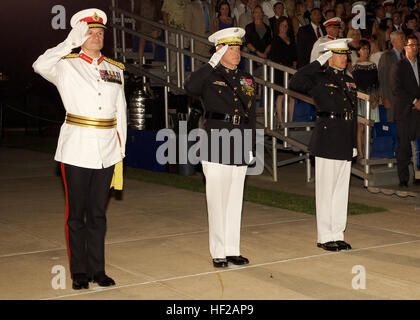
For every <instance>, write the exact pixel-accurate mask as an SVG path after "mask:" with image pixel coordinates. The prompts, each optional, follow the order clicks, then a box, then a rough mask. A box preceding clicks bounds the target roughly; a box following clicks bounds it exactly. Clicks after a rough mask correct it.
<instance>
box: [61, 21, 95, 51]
mask: <svg viewBox="0 0 420 320" xmlns="http://www.w3.org/2000/svg"><path fill="white" fill-rule="evenodd" d="M88 30H89V27H88V24H87V22H86V21H80V22H78V23H77V24H76V25H75V26H74V28H73V29H71V31H70V33H69V35H68V36H67V39H66V42H67V43H68V44H69V45H70V46H71V48H72V49H73V48H77V47H80V46H81V45H82V44H83V43H85V41H86V40H87V39H88V38H89V37H90V36H89V35H87V32H88Z"/></svg>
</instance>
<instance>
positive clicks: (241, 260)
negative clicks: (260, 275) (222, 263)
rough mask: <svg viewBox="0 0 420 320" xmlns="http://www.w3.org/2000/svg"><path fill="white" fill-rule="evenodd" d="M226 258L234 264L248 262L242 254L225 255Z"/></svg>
mask: <svg viewBox="0 0 420 320" xmlns="http://www.w3.org/2000/svg"><path fill="white" fill-rule="evenodd" d="M226 260H227V261H228V262H232V263H233V264H236V265H242V264H248V263H249V260H248V259H247V258H245V257H242V256H227V257H226Z"/></svg>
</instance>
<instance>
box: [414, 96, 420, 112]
mask: <svg viewBox="0 0 420 320" xmlns="http://www.w3.org/2000/svg"><path fill="white" fill-rule="evenodd" d="M413 109H415V110H418V111H420V99H417V101H416V103H415V104H414V106H413Z"/></svg>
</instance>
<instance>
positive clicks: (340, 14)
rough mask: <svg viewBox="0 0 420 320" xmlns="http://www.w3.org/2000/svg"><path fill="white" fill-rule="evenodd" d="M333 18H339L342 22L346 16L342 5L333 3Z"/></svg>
mask: <svg viewBox="0 0 420 320" xmlns="http://www.w3.org/2000/svg"><path fill="white" fill-rule="evenodd" d="M334 11H335V16H336V17H339V18H340V19H341V20H344V17H345V15H346V12H345V9H344V4H343V3H342V2H336V3H335V8H334Z"/></svg>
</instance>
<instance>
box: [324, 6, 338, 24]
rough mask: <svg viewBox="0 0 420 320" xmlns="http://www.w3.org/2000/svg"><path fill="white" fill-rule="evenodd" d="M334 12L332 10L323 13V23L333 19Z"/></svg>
mask: <svg viewBox="0 0 420 320" xmlns="http://www.w3.org/2000/svg"><path fill="white" fill-rule="evenodd" d="M335 16H336V15H335V11H334V10H332V9H331V10H327V11H325V14H324V18H325V21H327V20H330V19H332V18H335Z"/></svg>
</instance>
